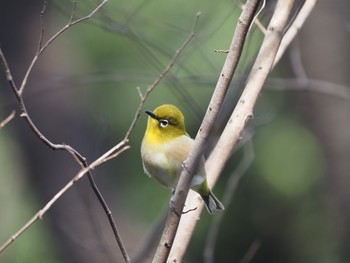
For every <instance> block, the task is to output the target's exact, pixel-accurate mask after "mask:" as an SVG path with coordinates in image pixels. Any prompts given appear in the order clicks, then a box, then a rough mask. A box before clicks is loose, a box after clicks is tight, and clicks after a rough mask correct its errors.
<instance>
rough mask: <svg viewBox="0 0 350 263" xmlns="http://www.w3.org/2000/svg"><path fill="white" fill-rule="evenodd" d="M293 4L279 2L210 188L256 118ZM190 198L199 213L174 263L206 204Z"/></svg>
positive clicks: (187, 226) (181, 236)
mask: <svg viewBox="0 0 350 263" xmlns="http://www.w3.org/2000/svg"><path fill="white" fill-rule="evenodd" d="M293 4H294V0H288V1H287V0H279V1H278V2H277V5H276V9H275V12H274V14H273V16H272V18H271V21H270V24H269V26H268V31H267V33H266V35H265V38H264V41H263V43H262V46H261V48H260V51H259V53H258V56H257V58H256V60H255V63H254V65H253V68H252V70H251V73H250V76H249V78H248V80H247V84H246V87H245V89H244V91H243V93H242V95H241V98H240V100H239V101H238V104H237V106H236V108H235V109H234V111H233V113H232V115H231V117H230V119H229V121H228V122H227V124H226V127H225V129H224V131H223V133H222V135H221V136H220V139H219V141H218V142H217V144H216V146H215V148H214V149H213V151H212V153H211V154H210V156H209V158H208V160H207V162H206V171H207V175H208V184H209V186H210V187H213V185H214V184H215V182H216V181H217V179H218V177H219V175H220V173H221V172H222V170H223V168H224V165H225V164H226V162H227V160H228V158H229V157H230V156H231V153H232V151H233V149H234V147H235V145H236V144H237V142H238V141H239V138H240V135H241V134H242V131H243V130H244V127H245V126H246V124H247V122H248V121H249V120H250V119H251V118H252V115H253V107H254V105H255V102H256V100H257V98H258V95H259V93H260V91H261V89H262V87H263V84H264V82H265V80H266V78H267V76H268V74H269V72H270V70H271V67H272V64H273V61H274V59H275V56H276V53H277V50H278V48H279V44H280V42H281V39H282V36H283V32H284V29H285V27H286V23H287V20H288V17H289V14H290V12H291V9H292V7H293ZM190 197H191V200H188V202H189V201H190V202H191V206H196V207H197V210H196V211H194V212H193V213H192V214H191V217H184V218H183V219H182V220H181V225H180V228H179V229H178V232H177V236H176V244H175V243H174V251H176V253H175V252H174V253H172V254H171V256H170V257H169V258H170V261H177V262H180V261H181V260H182V257H183V255H184V253H185V248H186V247H187V245H186V243H188V242H189V238H190V236H191V234H192V233H193V231H194V228H195V226H196V223H197V222H196V221H197V219H198V218H199V216H200V212H201V210H202V209H203V202H201V201H200V200H199V199H198V196H195V195H194V194H193V195H192V194H191V193H190Z"/></svg>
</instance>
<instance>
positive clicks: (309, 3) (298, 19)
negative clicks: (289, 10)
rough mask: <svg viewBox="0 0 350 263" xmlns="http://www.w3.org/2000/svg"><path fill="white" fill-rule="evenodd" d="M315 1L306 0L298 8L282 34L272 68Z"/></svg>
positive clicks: (307, 15) (303, 21)
mask: <svg viewBox="0 0 350 263" xmlns="http://www.w3.org/2000/svg"><path fill="white" fill-rule="evenodd" d="M316 3H317V0H306V1H305V2H304V4H303V6H302V8H301V9H300V11H299V13H298V15H297V16H296V17H295V19H294V21H293V23H292V24H291V26H290V27H289V28H288V31H287V32H286V33H285V35H284V36H283V39H282V42H281V44H280V47H279V49H278V52H277V55H276V58H275V61H274V63H273V66H272V67H273V68H274V67H275V65H276V64H277V63H278V62H279V61H280V59H281V57H282V56H283V54H284V52H285V51H286V49H287V47H288V46H289V45H290V43H291V42H292V41H293V39H294V38H295V36H296V35H297V33H298V32H299V30H300V28H301V27H302V26H303V24H304V23H305V21H306V19H307V18H308V17H309V15H310V13H311V11H312V10H313V8H314V7H315V5H316Z"/></svg>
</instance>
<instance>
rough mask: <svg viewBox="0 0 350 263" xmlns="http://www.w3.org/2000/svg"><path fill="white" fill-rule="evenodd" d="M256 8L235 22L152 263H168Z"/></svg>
mask: <svg viewBox="0 0 350 263" xmlns="http://www.w3.org/2000/svg"><path fill="white" fill-rule="evenodd" d="M258 4H259V0H249V1H248V2H247V4H246V5H245V6H244V9H243V12H242V14H241V16H240V18H239V20H238V24H237V27H236V31H235V33H234V36H233V39H232V42H231V46H230V50H229V53H228V55H227V58H226V61H225V64H224V66H223V69H222V71H221V74H220V77H219V80H218V83H217V85H216V87H215V90H214V93H213V96H212V99H211V101H210V103H209V107H208V109H207V112H206V114H205V117H204V120H203V122H202V125H201V127H200V129H199V131H198V133H197V136H196V139H195V141H194V145H193V148H192V150H191V151H190V153H189V156H188V158H187V160H186V161H185V162H184V164H183V166H184V169H183V170H182V172H181V175H180V179H179V182H178V184H177V186H176V190H175V193H174V195H173V196H172V197H171V200H170V202H171V209H170V210H169V212H168V217H167V221H166V225H165V228H164V231H163V234H162V237H161V240H160V243H159V246H158V249H157V252H156V254H155V256H154V258H153V262H154V263H158V262H166V260H167V259H168V256H169V253H170V249H171V247H172V244H173V242H174V239H175V234H176V231H177V228H178V226H179V222H180V218H181V211H182V210H183V207H184V203H185V200H186V197H187V194H188V191H189V188H190V184H191V181H192V178H193V175H194V173H193V171H194V170H195V168H196V166H197V164H198V161H199V159H200V157H201V155H202V152H203V149H204V145H205V142H206V139H207V138H208V136H209V133H210V130H211V129H212V127H213V125H214V122H215V120H216V118H217V116H218V113H219V111H220V109H221V105H222V103H223V100H224V98H225V95H226V92H227V90H228V87H229V85H230V82H231V80H232V77H233V74H234V72H235V69H236V67H237V65H238V61H239V59H240V56H241V54H242V50H243V46H244V42H245V39H246V36H247V34H248V30H249V26H250V25H251V23H252V21H253V17H254V14H255V12H256V10H257V7H258ZM171 261H173V262H181V259H178V258H175V259H173V258H171Z"/></svg>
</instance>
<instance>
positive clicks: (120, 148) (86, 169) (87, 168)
mask: <svg viewBox="0 0 350 263" xmlns="http://www.w3.org/2000/svg"><path fill="white" fill-rule="evenodd" d="M74 9H75V8H73V10H74ZM199 15H200V13H198V14H197V15H196V20H195V23H194V26H193V30H192V32H191V34H190V35H189V37H188V38H187V39H186V40H185V42H184V43H183V45H182V46H181V47H180V48H179V49H177V50H176V52H175V55H174V56H173V58H172V59H171V60H170V62H169V64H168V65H167V67H166V68H165V69H164V70H163V71H162V72H161V74H160V75H159V77H158V78H157V79H156V80H155V81H154V83H153V84H152V85H150V86H149V87H148V89H147V91H146V93H145V94H144V95H142V93H141V91H140V90H139V89H138V91H139V95H140V100H141V101H140V104H139V107H138V109H137V111H136V114H135V117H134V119H133V120H132V123H131V125H130V127H129V129H128V131H127V132H126V135H125V137H124V139H123V140H122V141H121V142H120V143H119V144H117V145H116V146H115V147H113V148H112V149H111V150H109V151H108V152H106V153H105V154H103V155H102V156H101V157H99V158H98V159H97V160H96V161H94V162H93V163H92V164H91V165H88V164H87V162H86V160H85V158H84V157H82V156H81V155H80V154H79V153H78V152H77V151H76V150H74V149H73V148H72V147H70V146H69V145H65V144H62V145H61V144H53V143H52V142H51V141H49V140H48V139H46V138H45V137H44V135H42V134H41V133H40V131H39V130H37V128H36V127H35V125H34V123H32V121H31V119H30V118H29V116H28V114H27V112H26V109H25V107H24V102H23V99H22V94H19V93H18V92H17V87H16V85H15V83H14V82H13V80H12V75H11V72H10V69H9V67H8V65H7V62H6V59H5V57H4V55H3V54H2V52H1V49H0V52H1V53H0V59H1V61H2V62H3V65H4V69H5V72H6V77H7V79H8V81H9V82H10V85H11V87H12V89H13V90H14V93H15V94H16V97H17V99H18V100H19V105H20V107H21V108H23V117H25V118H27V122H29V124H30V125H29V126H30V127H31V128H32V130H34V132H35V134H36V135H37V136H38V137H39V138H40V139H41V140H42V141H43V142H44V143H46V144H47V145H48V146H49V147H50V148H52V149H54V150H61V149H63V150H67V151H68V152H69V153H70V154H72V155H73V157H74V158H75V159H76V160H77V161H78V162H79V163H80V165H81V166H82V169H81V171H80V172H79V173H78V174H77V175H76V176H75V177H74V178H73V179H72V180H71V181H70V182H69V183H68V184H67V185H66V186H65V187H63V188H62V189H61V190H60V191H59V192H58V193H57V194H56V195H55V196H54V197H53V198H52V199H51V200H50V201H49V202H48V203H47V204H46V205H45V207H44V208H43V209H41V210H40V211H39V212H38V213H37V214H36V215H34V216H33V218H32V219H30V220H29V221H28V222H27V223H26V224H25V225H24V226H23V227H22V228H21V229H20V230H19V231H17V233H15V234H14V235H13V236H12V237H11V238H10V239H9V240H8V241H7V242H6V243H4V244H3V245H2V246H1V247H0V252H2V251H3V250H4V249H5V248H6V247H8V246H9V245H10V244H11V243H12V242H13V241H14V240H15V239H17V238H18V237H19V236H20V235H21V234H23V233H24V232H25V231H26V230H27V229H28V228H29V227H30V226H31V225H33V224H34V223H35V222H36V221H37V220H38V219H42V217H43V216H44V214H45V213H46V212H47V211H48V210H49V209H50V208H51V206H52V205H53V204H54V203H55V202H56V201H57V200H58V199H59V198H60V197H61V196H62V195H63V194H64V193H65V192H66V191H67V190H68V189H69V188H70V187H72V186H73V185H74V184H75V182H76V181H78V180H79V179H80V178H82V177H83V175H84V174H86V173H87V174H88V176H89V181H90V184H91V186H92V188H93V190H94V192H95V194H96V195H97V197H98V199H99V201H100V203H101V205H102V206H103V208H104V210H105V212H106V214H107V217H108V219H109V221H110V224H111V226H112V229H113V232H114V235H115V237H116V240H117V242H118V245H119V247H120V249H121V252H122V254H123V257H124V259H125V261H126V262H130V258H129V256H128V255H127V252H126V250H125V247H124V245H123V243H122V240H121V238H120V235H119V232H118V229H117V228H116V225H115V223H114V220H113V217H112V214H111V212H110V210H109V208H108V206H107V204H106V203H105V201H104V200H103V197H102V195H101V194H100V192H99V190H98V188H97V187H96V185H95V183H94V181H93V177H92V174H91V170H92V169H94V168H96V167H97V166H99V165H101V164H103V163H105V162H107V161H109V160H110V159H112V158H115V157H116V156H118V155H120V154H121V153H122V152H124V151H125V150H127V149H129V147H130V146H129V145H127V143H128V141H129V137H130V134H131V132H132V131H133V129H134V127H135V125H136V121H137V119H138V117H139V115H140V112H141V109H142V107H143V105H144V102H145V100H146V99H147V98H148V96H149V94H150V93H151V92H152V91H153V90H154V88H155V87H156V86H157V85H158V84H159V82H160V81H161V80H162V79H163V78H164V77H165V76H166V74H167V73H168V72H169V71H170V69H171V68H172V67H173V65H174V64H175V62H176V60H177V58H178V57H179V56H180V54H181V52H182V51H183V49H184V48H185V47H186V46H187V45H188V43H189V42H190V41H191V40H192V39H193V37H194V36H195V29H196V26H197V22H198V18H199ZM72 16H73V15H72ZM76 21H78V20H76ZM79 21H82V20H79ZM73 23H75V22H73ZM73 23H71V24H73Z"/></svg>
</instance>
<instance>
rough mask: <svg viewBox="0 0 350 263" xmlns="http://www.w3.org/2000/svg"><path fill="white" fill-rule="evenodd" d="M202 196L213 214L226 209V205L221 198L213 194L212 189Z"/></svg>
mask: <svg viewBox="0 0 350 263" xmlns="http://www.w3.org/2000/svg"><path fill="white" fill-rule="evenodd" d="M202 198H203V200H204V202H205V205H206V207H207V210H208V212H209V214H211V215H213V214H215V213H216V212H217V211H222V210H225V207H224V205H223V204H222V203H221V202H220V201H219V199H218V198H217V197H216V196H215V195H214V194H213V192H212V191H209V193H208V194H207V195H202Z"/></svg>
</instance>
